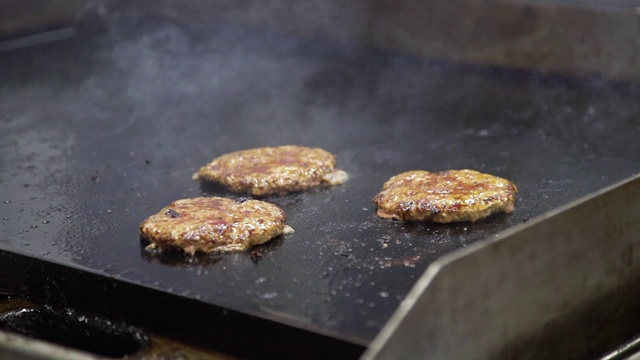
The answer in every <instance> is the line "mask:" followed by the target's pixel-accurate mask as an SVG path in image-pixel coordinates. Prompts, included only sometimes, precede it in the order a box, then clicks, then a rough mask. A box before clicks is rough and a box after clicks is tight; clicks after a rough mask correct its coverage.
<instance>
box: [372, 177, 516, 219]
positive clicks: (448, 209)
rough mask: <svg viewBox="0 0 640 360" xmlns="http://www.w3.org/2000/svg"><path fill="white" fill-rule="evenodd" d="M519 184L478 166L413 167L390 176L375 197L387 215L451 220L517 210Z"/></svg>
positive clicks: (388, 217)
mask: <svg viewBox="0 0 640 360" xmlns="http://www.w3.org/2000/svg"><path fill="white" fill-rule="evenodd" d="M517 191H518V189H517V187H516V186H515V185H514V184H513V183H511V182H510V181H508V180H505V179H502V178H499V177H497V176H493V175H489V174H483V173H481V172H478V171H475V170H448V171H442V172H439V173H431V172H428V171H420V170H418V171H409V172H405V173H402V174H399V175H396V176H394V177H392V178H391V179H389V180H388V181H387V182H386V183H385V184H384V185H383V187H382V191H381V192H380V193H378V194H377V195H376V196H375V197H374V198H373V201H374V202H375V203H376V205H377V206H378V211H377V215H378V216H379V217H381V218H384V219H395V220H407V221H423V220H428V221H432V222H437V223H450V222H458V221H476V220H480V219H483V218H485V217H487V216H489V215H491V214H494V213H498V212H505V213H511V212H513V210H514V203H515V194H516V192H517Z"/></svg>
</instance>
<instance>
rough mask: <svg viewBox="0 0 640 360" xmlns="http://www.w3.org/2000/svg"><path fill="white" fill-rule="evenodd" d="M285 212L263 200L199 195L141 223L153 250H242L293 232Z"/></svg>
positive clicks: (143, 234) (141, 229) (207, 251)
mask: <svg viewBox="0 0 640 360" xmlns="http://www.w3.org/2000/svg"><path fill="white" fill-rule="evenodd" d="M285 218H286V217H285V214H284V211H282V209H280V208H279V207H277V206H276V205H273V204H270V203H268V202H264V201H259V200H244V199H241V200H232V199H227V198H221V197H198V198H193V199H183V200H176V201H174V202H172V203H171V205H169V206H167V207H165V208H164V209H162V210H160V212H159V213H157V214H155V215H152V216H150V217H149V218H147V219H146V220H145V221H143V222H142V224H140V234H141V235H142V236H143V237H144V238H146V239H147V240H149V241H150V242H151V244H150V245H149V248H150V249H154V248H159V249H168V248H175V249H182V250H184V252H186V253H188V254H194V253H196V252H198V251H199V252H205V253H211V252H229V251H242V250H246V249H248V248H250V247H251V246H253V245H258V244H262V243H265V242H267V241H269V240H271V239H272V238H274V237H276V236H278V235H280V234H283V233H291V232H293V229H291V228H290V227H289V226H287V225H285V224H284V221H285Z"/></svg>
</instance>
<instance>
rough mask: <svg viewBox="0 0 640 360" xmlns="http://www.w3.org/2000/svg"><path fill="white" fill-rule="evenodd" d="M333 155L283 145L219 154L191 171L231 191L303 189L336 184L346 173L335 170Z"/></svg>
mask: <svg viewBox="0 0 640 360" xmlns="http://www.w3.org/2000/svg"><path fill="white" fill-rule="evenodd" d="M335 166H336V157H335V155H333V154H331V153H329V152H327V151H325V150H323V149H319V148H308V147H304V146H295V145H286V146H278V147H262V148H256V149H249V150H243V151H236V152H232V153H228V154H225V155H222V156H220V157H218V158H216V159H214V160H213V161H212V162H210V163H209V164H207V165H205V166H203V167H201V168H200V170H199V171H198V172H197V173H196V174H194V175H193V178H194V180H196V179H200V180H204V181H209V182H215V183H219V184H221V185H223V186H225V187H227V188H228V189H230V190H231V191H234V192H239V193H247V194H251V195H256V196H264V195H272V194H279V195H282V194H286V193H289V192H296V191H303V190H307V189H310V188H312V187H315V186H318V185H320V184H329V185H339V184H343V183H344V182H346V181H347V180H348V176H347V173H345V172H344V171H342V170H336V168H335Z"/></svg>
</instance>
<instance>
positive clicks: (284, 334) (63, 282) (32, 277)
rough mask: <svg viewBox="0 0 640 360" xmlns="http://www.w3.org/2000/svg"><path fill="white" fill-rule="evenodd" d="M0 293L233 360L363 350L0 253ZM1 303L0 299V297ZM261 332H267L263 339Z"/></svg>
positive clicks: (353, 354) (312, 332)
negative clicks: (122, 325)
mask: <svg viewBox="0 0 640 360" xmlns="http://www.w3.org/2000/svg"><path fill="white" fill-rule="evenodd" d="M0 288H2V289H4V290H3V291H4V292H5V293H7V292H12V293H13V294H12V295H10V296H12V297H22V298H26V299H29V300H30V301H32V302H34V303H37V304H41V305H43V306H47V307H50V308H54V309H65V308H71V309H74V310H77V311H79V312H83V313H87V314H95V315H99V316H101V317H104V318H106V319H110V320H114V321H119V322H123V323H126V324H129V325H133V326H136V327H139V328H141V329H143V330H145V331H147V332H150V333H154V334H157V335H160V336H163V337H166V338H168V339H171V340H174V341H177V342H182V343H185V344H186V345H189V346H195V347H197V348H201V349H209V350H211V351H215V352H216V353H220V354H226V355H228V356H230V357H232V358H234V357H237V358H257V357H261V356H264V355H273V356H276V357H278V358H280V359H298V358H301V357H303V358H310V359H313V358H317V359H321V358H327V357H334V356H340V357H342V358H345V359H356V358H358V357H359V356H360V355H361V354H362V353H363V352H364V351H365V349H366V345H363V344H361V343H358V342H357V341H355V340H352V339H346V338H336V337H335V336H331V335H330V334H325V333H323V332H322V331H321V330H318V329H312V328H305V327H303V326H300V325H299V324H298V325H297V326H296V324H290V323H286V322H283V321H278V319H275V318H274V319H271V318H266V317H263V316H256V315H254V314H248V313H244V312H240V311H235V310H232V309H227V308H223V307H219V306H216V305H212V304H209V303H205V302H202V301H199V300H195V299H191V298H187V297H184V296H180V295H178V294H173V293H167V292H164V291H161V290H157V289H154V288H150V287H146V286H142V285H138V284H133V283H129V282H126V281H121V280H119V279H116V278H110V277H106V276H104V275H102V274H99V273H95V272H93V271H90V270H83V269H80V268H74V267H70V266H68V265H64V264H59V263H56V262H53V261H44V260H42V259H38V258H34V257H31V256H28V255H24V254H19V253H17V252H11V251H6V250H3V249H0ZM0 300H1V299H0ZM265 334H268V336H266V335H265Z"/></svg>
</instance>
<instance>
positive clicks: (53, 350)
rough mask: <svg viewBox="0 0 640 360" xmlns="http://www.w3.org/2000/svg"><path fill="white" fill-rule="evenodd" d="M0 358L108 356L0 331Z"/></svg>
mask: <svg viewBox="0 0 640 360" xmlns="http://www.w3.org/2000/svg"><path fill="white" fill-rule="evenodd" d="M0 359H12V360H101V359H107V358H105V357H99V356H95V355H92V354H89V353H85V352H82V351H78V350H75V349H69V348H65V347H62V346H58V345H55V344H51V343H48V342H46V341H41V340H36V339H31V338H28V337H26V336H23V335H17V334H13V333H9V332H5V331H0Z"/></svg>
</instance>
